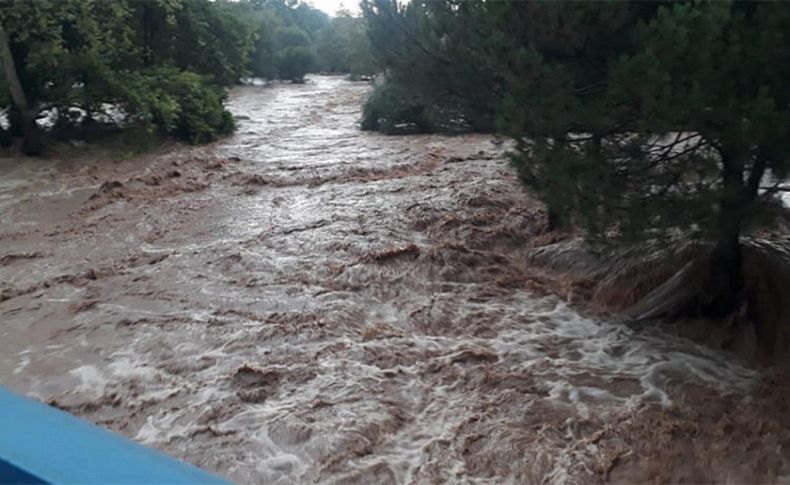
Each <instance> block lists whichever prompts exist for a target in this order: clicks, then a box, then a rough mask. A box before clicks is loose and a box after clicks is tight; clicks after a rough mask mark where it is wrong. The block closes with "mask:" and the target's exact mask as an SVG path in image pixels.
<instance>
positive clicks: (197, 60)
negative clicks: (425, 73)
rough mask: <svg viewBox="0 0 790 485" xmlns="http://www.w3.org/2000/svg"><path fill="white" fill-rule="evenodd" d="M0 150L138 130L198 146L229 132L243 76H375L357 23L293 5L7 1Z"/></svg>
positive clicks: (210, 0)
mask: <svg viewBox="0 0 790 485" xmlns="http://www.w3.org/2000/svg"><path fill="white" fill-rule="evenodd" d="M0 55H3V70H2V79H1V82H2V85H3V86H2V89H0V103H2V106H1V108H2V109H3V111H4V112H5V114H6V117H7V121H8V123H7V126H5V127H3V128H2V129H0V143H2V144H3V145H6V146H7V145H10V144H11V143H13V141H14V139H15V138H17V137H21V138H23V140H24V141H23V144H22V149H23V151H24V152H25V153H27V154H38V153H40V152H41V150H42V136H41V131H42V130H41V127H40V124H41V123H37V120H38V119H40V118H41V117H42V116H44V115H47V116H48V117H49V119H50V125H51V126H49V127H48V131H49V132H50V134H51V135H53V136H55V137H58V138H61V139H73V138H84V137H88V136H90V135H91V133H95V132H97V131H100V130H99V129H100V128H102V127H106V126H114V127H119V126H142V127H144V128H146V129H148V130H149V131H159V132H162V133H167V134H171V135H173V136H175V137H177V138H180V139H182V140H185V141H187V142H190V143H202V142H207V141H211V140H213V139H215V138H216V137H217V136H220V135H223V134H226V133H229V132H231V131H232V130H233V128H234V121H233V118H232V117H231V115H230V113H228V112H227V111H226V110H225V109H224V106H223V102H224V99H225V92H224V88H225V87H227V86H230V85H232V84H234V83H237V82H239V81H240V80H241V79H243V78H245V77H252V76H254V77H260V78H265V79H283V80H289V81H294V82H302V81H303V79H304V75H305V74H306V73H308V72H318V71H331V72H345V73H351V74H353V75H357V76H359V75H369V74H372V73H373V71H374V70H375V68H374V64H373V61H372V58H371V56H370V52H369V44H368V40H367V36H366V35H365V33H364V27H363V21H362V20H361V19H359V18H352V17H351V16H349V15H348V14H343V13H342V12H341V15H339V16H338V17H337V18H332V19H330V18H329V16H327V15H326V14H325V13H323V12H321V11H320V10H317V9H315V8H313V7H311V6H309V5H307V4H304V3H299V2H298V1H296V0H237V1H232V0H6V1H4V2H2V3H0Z"/></svg>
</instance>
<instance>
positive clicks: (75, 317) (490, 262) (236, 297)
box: [0, 77, 790, 483]
mask: <svg viewBox="0 0 790 485" xmlns="http://www.w3.org/2000/svg"><path fill="white" fill-rule="evenodd" d="M368 90H369V86H368V85H366V84H361V83H350V82H346V81H344V80H342V79H340V78H335V77H316V78H311V79H310V81H309V82H308V83H307V84H304V85H278V86H248V87H241V88H237V89H236V90H234V92H233V93H232V96H231V99H230V108H231V110H232V111H233V112H234V114H235V115H236V116H237V118H238V119H239V130H238V133H237V134H236V135H234V136H233V137H232V138H229V139H226V140H224V141H222V142H219V143H217V144H214V145H211V146H208V147H201V148H185V147H176V148H172V147H171V148H166V149H162V150H160V151H159V152H156V153H153V154H149V155H146V156H141V157H136V158H131V159H125V160H117V159H114V158H111V157H108V156H101V155H97V156H93V157H81V158H73V157H54V158H53V159H50V160H39V161H30V160H25V161H22V160H19V159H3V160H0V172H2V174H3V175H2V179H1V180H0V383H2V384H3V385H6V386H9V387H11V388H13V389H16V390H18V391H21V392H24V393H27V394H28V395H31V396H34V397H36V398H38V399H41V400H42V401H45V402H49V403H51V404H53V405H55V406H58V407H60V408H63V409H66V410H68V411H70V412H73V413H75V414H77V415H80V416H82V417H84V418H86V419H89V420H91V421H93V422H96V423H98V424H100V425H103V426H106V427H108V428H110V429H112V430H115V431H118V432H119V433H122V434H124V435H126V436H128V437H130V438H132V439H135V440H137V441H140V442H142V443H146V444H149V445H152V446H155V447H157V448H159V449H161V450H163V451H165V452H167V453H169V454H171V455H173V456H175V457H178V458H180V459H183V460H186V461H188V462H191V463H194V464H195V465H198V466H201V467H203V468H206V469H207V470H210V471H213V472H216V473H218V474H219V475H222V476H224V477H227V478H229V479H231V480H234V481H237V482H241V483H305V482H317V481H319V482H330V483H332V482H338V483H445V482H455V483H503V482H518V483H555V482H562V483H596V482H606V481H609V482H620V483H633V482H659V483H660V482H694V483H703V482H730V483H744V482H787V481H790V455H789V454H788V449H789V448H788V447H790V427H789V426H790V412H788V411H789V410H788V406H790V404H788V401H787V399H786V397H787V395H788V394H787V392H788V380H787V378H786V377H785V376H783V375H782V374H781V373H780V372H779V371H776V370H771V369H759V370H757V369H755V368H752V367H749V366H747V365H746V364H745V363H743V362H742V361H740V360H739V359H738V358H736V357H735V356H733V355H731V354H727V353H724V352H721V351H717V350H712V349H710V348H707V347H703V346H700V345H697V344H695V343H694V342H692V341H690V340H687V339H685V338H682V337H679V336H677V335H673V334H671V333H670V332H665V331H664V330H662V328H661V327H660V326H650V327H648V328H633V327H631V326H627V325H623V324H621V323H620V322H618V321H617V318H615V317H611V318H600V317H593V316H590V315H589V314H587V315H585V314H580V313H579V312H578V311H577V310H575V309H574V306H573V305H572V303H573V302H574V301H575V297H574V294H573V293H574V289H578V288H580V287H582V288H583V286H584V285H579V281H578V278H577V279H576V280H575V281H574V285H566V286H567V288H566V290H567V291H558V289H559V290H562V288H563V285H564V283H563V280H562V278H559V277H557V275H556V274H554V275H553V274H551V272H550V271H547V270H546V266H547V265H545V264H544V265H536V264H535V261H536V259H535V254H536V253H535V250H536V247H538V246H541V245H546V244H549V243H551V242H552V240H553V239H555V238H557V237H559V236H556V235H552V234H546V233H545V225H544V215H543V213H542V211H541V209H540V206H539V204H537V203H536V202H535V201H534V200H533V199H531V198H530V196H529V195H528V194H527V193H525V192H524V189H523V188H522V186H521V185H520V184H519V182H518V180H517V179H516V177H515V176H514V174H513V171H512V170H511V169H510V168H509V166H508V164H507V162H506V161H505V158H504V156H503V147H502V146H501V145H500V144H498V143H497V142H496V141H495V140H493V139H491V138H490V137H487V136H478V135H475V136H463V137H455V138H446V137H440V136H408V137H386V136H381V135H376V134H370V133H363V132H360V131H359V130H358V129H357V126H356V121H357V119H358V118H359V115H360V105H361V102H362V100H363V99H364V97H365V95H366V93H367V92H368ZM548 266H550V265H548ZM591 274H593V273H591ZM595 283H596V282H595V281H590V282H589V285H590V286H594V285H595ZM557 295H561V296H557Z"/></svg>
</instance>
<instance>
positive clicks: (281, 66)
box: [277, 46, 315, 83]
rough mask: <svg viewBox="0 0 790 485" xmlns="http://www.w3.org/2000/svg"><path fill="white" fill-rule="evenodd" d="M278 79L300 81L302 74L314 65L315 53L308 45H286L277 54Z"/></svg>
mask: <svg viewBox="0 0 790 485" xmlns="http://www.w3.org/2000/svg"><path fill="white" fill-rule="evenodd" d="M277 67H278V72H279V77H280V79H289V80H291V81H294V82H297V83H301V82H304V76H305V74H307V73H308V72H311V71H312V70H313V68H314V67H315V54H313V51H312V50H311V49H310V48H309V47H305V46H296V47H286V48H284V49H282V50H281V51H280V53H279V54H278V62H277Z"/></svg>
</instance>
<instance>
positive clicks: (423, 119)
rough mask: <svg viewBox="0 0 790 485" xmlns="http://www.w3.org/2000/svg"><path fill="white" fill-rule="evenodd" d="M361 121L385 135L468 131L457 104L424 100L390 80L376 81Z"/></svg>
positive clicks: (367, 126) (467, 125)
mask: <svg viewBox="0 0 790 485" xmlns="http://www.w3.org/2000/svg"><path fill="white" fill-rule="evenodd" d="M360 125H361V127H362V129H363V130H371V131H380V132H382V133H385V134H388V135H396V134H408V133H464V132H468V131H471V127H470V126H469V124H468V123H467V122H466V119H465V115H464V113H463V110H462V109H461V108H460V107H458V106H453V105H452V104H449V103H438V102H434V103H429V102H426V101H423V100H422V99H421V98H418V97H415V96H414V93H410V92H409V91H408V90H407V89H406V87H404V86H402V85H401V84H398V83H394V82H391V81H385V82H382V83H380V84H377V85H376V87H375V88H374V90H373V93H372V94H371V95H370V97H369V98H368V100H367V101H366V102H365V106H364V108H363V111H362V120H361V121H360Z"/></svg>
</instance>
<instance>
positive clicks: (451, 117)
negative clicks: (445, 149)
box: [362, 0, 496, 131]
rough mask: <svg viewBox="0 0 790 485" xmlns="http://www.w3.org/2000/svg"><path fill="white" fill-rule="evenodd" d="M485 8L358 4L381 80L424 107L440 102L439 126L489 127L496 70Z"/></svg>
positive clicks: (372, 0)
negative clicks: (362, 14) (384, 76)
mask: <svg viewBox="0 0 790 485" xmlns="http://www.w3.org/2000/svg"><path fill="white" fill-rule="evenodd" d="M488 8H489V7H488V3H487V2H471V1H470V2H451V1H437V2H412V3H408V4H401V3H399V2H396V1H394V0H365V1H363V2H362V9H363V13H364V15H365V19H366V21H367V24H368V35H369V39H370V45H371V49H372V52H373V55H374V57H375V60H376V62H377V64H378V65H379V66H381V67H383V68H384V70H385V73H386V81H385V82H387V83H389V84H392V85H394V86H398V87H399V88H398V89H400V90H402V91H403V92H407V93H412V94H411V95H412V96H418V97H419V98H420V99H421V103H423V104H424V105H426V106H435V105H440V106H441V108H439V109H436V110H434V111H435V113H433V114H435V115H437V117H438V118H439V119H438V120H437V123H434V124H435V126H437V127H443V126H467V127H468V128H469V129H471V130H473V131H491V129H492V128H493V123H494V111H493V106H494V92H495V89H494V88H495V85H496V77H495V74H496V73H495V71H494V70H493V69H491V68H490V66H491V65H492V63H493V57H492V54H491V52H490V48H491V42H490V40H489V39H488V33H489V31H490V29H489V28H488V24H489V23H490V18H489V16H488V14H487V9H488ZM459 117H460V120H459ZM442 118H444V119H442ZM443 131H444V130H443Z"/></svg>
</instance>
